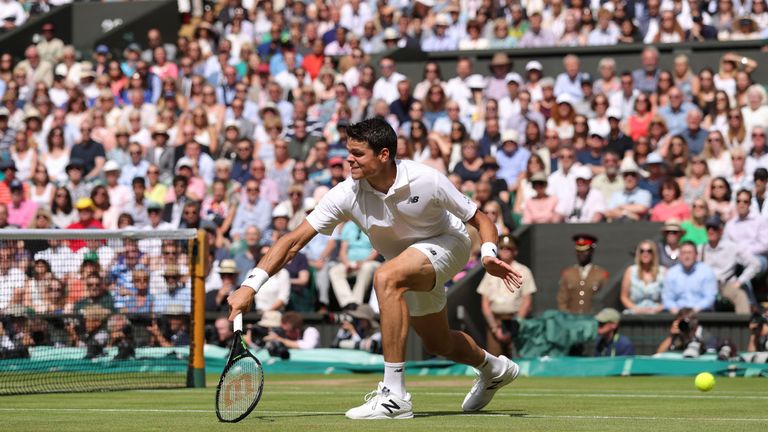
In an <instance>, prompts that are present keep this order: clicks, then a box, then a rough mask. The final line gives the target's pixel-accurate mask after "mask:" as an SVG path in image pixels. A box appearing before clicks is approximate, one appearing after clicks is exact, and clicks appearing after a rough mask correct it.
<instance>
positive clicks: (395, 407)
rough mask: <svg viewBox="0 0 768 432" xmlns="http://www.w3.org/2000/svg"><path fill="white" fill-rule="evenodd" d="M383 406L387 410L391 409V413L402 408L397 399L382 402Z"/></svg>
mask: <svg viewBox="0 0 768 432" xmlns="http://www.w3.org/2000/svg"><path fill="white" fill-rule="evenodd" d="M381 406H382V408H386V409H387V411H389V413H390V414H392V413H393V412H395V410H399V409H400V405H398V404H397V403H395V401H393V400H392V399H390V400H388V401H387V403H382V404H381Z"/></svg>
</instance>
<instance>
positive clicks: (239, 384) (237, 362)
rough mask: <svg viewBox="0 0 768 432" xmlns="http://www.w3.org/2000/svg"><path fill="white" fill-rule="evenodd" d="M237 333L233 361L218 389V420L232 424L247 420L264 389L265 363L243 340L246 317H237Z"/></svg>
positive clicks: (228, 361)
mask: <svg viewBox="0 0 768 432" xmlns="http://www.w3.org/2000/svg"><path fill="white" fill-rule="evenodd" d="M234 330H235V335H234V336H233V337H232V349H231V350H230V352H229V360H227V365H226V366H225V367H224V372H222V373H221V379H219V385H218V386H217V387H216V416H217V417H218V418H219V421H223V422H229V423H235V422H239V421H240V420H242V419H244V418H245V417H247V416H248V414H250V413H251V411H253V409H254V408H256V405H257V404H258V403H259V399H261V392H262V390H263V388H264V370H263V369H262V367H261V362H260V361H259V359H257V358H256V357H255V356H254V355H253V354H251V352H250V351H248V346H247V345H246V344H245V339H243V315H242V314H238V315H237V316H236V317H235V322H234Z"/></svg>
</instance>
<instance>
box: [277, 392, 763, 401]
mask: <svg viewBox="0 0 768 432" xmlns="http://www.w3.org/2000/svg"><path fill="white" fill-rule="evenodd" d="M267 392H268V390H266V389H265V390H264V393H265V394H266V393H267ZM269 393H271V394H275V395H281V394H285V395H301V394H313V395H347V394H360V393H361V392H359V391H349V390H345V391H332V392H330V391H309V390H276V391H275V390H273V391H269ZM414 394H417V395H424V396H466V393H465V392H420V391H418V390H416V391H414ZM513 396H529V397H554V396H572V397H584V398H646V399H732V400H741V399H744V400H768V396H750V395H744V396H739V395H716V394H706V395H695V394H689V395H686V394H680V395H674V394H668V395H656V394H647V393H643V394H635V393H631V394H630V393H560V394H555V393H528V392H515V391H514V390H510V391H508V392H505V393H503V394H502V397H505V398H508V397H513Z"/></svg>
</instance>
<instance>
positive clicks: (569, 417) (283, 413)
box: [0, 407, 768, 422]
mask: <svg viewBox="0 0 768 432" xmlns="http://www.w3.org/2000/svg"><path fill="white" fill-rule="evenodd" d="M0 411H60V412H78V413H90V412H95V413H98V412H127V413H131V412H134V413H203V414H213V411H212V410H192V409H143V408H6V407H3V408H0ZM259 414H267V415H276V416H280V417H290V416H294V415H339V416H341V415H342V413H341V412H336V411H259V410H256V411H255V412H254V415H255V416H258V415H259ZM439 416H440V415H436V416H433V415H430V413H429V412H426V413H416V417H439ZM450 416H451V417H515V418H522V419H529V420H536V419H567V420H632V421H634V420H661V421H668V420H676V421H716V422H728V421H740V422H768V417H766V418H749V417H656V416H588V415H537V414H530V415H529V414H523V415H515V414H511V415H510V414H501V413H475V414H456V415H450Z"/></svg>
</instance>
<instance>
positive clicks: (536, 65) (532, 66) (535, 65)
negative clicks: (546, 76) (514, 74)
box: [525, 60, 544, 72]
mask: <svg viewBox="0 0 768 432" xmlns="http://www.w3.org/2000/svg"><path fill="white" fill-rule="evenodd" d="M532 70H537V71H542V70H544V66H542V65H541V62H539V61H537V60H531V61H529V62H528V64H526V65H525V71H526V72H528V71H532Z"/></svg>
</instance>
